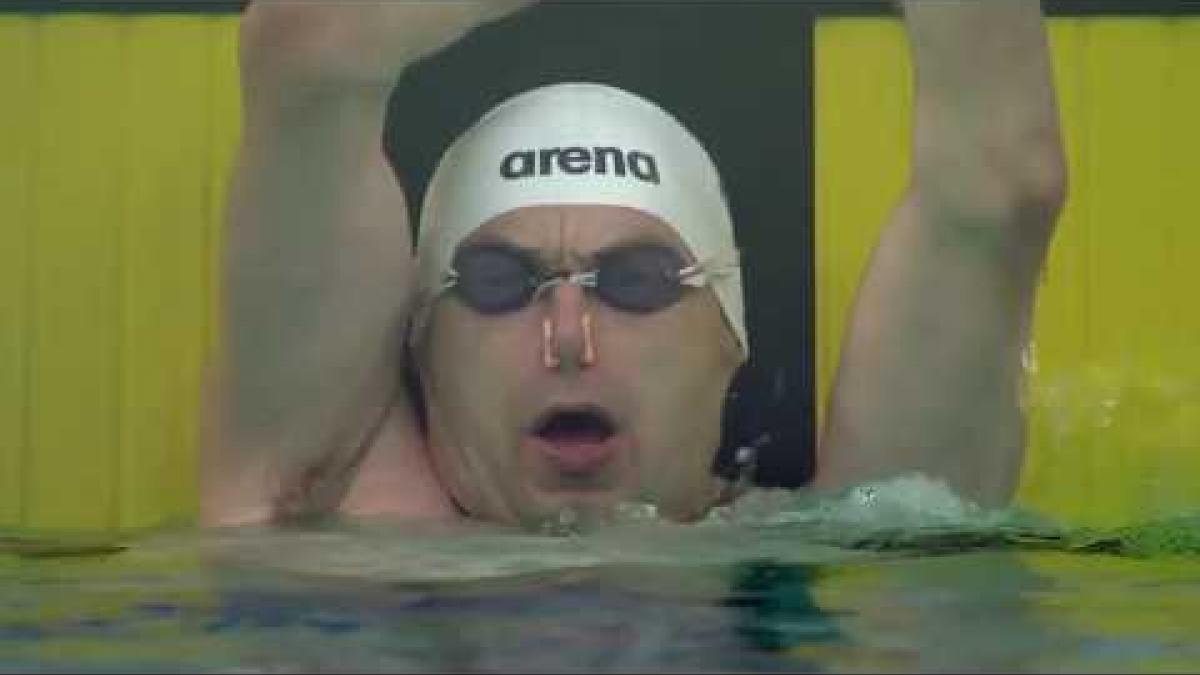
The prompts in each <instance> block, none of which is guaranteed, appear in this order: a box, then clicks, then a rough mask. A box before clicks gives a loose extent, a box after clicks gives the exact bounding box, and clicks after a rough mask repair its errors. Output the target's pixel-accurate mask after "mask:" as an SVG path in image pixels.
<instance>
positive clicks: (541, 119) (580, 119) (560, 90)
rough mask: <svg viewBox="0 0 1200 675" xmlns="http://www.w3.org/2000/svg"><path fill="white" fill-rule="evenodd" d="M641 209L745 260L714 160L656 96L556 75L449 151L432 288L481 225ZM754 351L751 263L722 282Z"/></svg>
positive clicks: (708, 250) (698, 249) (425, 229)
mask: <svg viewBox="0 0 1200 675" xmlns="http://www.w3.org/2000/svg"><path fill="white" fill-rule="evenodd" d="M550 205H605V206H623V207H629V208H634V209H638V210H640V211H643V212H645V213H648V214H650V215H652V216H656V217H657V218H659V219H660V220H662V221H663V222H665V223H667V224H668V225H670V226H671V227H673V228H674V229H675V230H676V231H677V232H678V233H679V236H680V238H681V239H682V240H683V242H684V244H686V245H687V247H688V248H689V250H690V252H691V254H692V255H693V256H694V257H695V258H696V260H697V261H698V262H700V263H708V262H710V261H711V262H714V263H726V264H728V263H736V260H737V258H736V255H737V246H736V243H735V241H734V237H733V223H732V220H731V218H730V215H729V208H728V206H727V205H726V203H725V198H724V195H723V193H722V189H721V180H720V177H719V175H718V173H717V169H716V166H715V165H714V164H713V161H712V158H711V157H709V155H708V153H707V152H706V151H705V150H704V148H703V147H702V146H701V145H700V143H699V141H697V140H696V138H695V137H694V136H692V134H691V133H690V132H688V131H687V129H685V128H684V127H683V125H682V124H680V123H679V121H678V120H676V119H675V118H674V117H673V116H671V115H670V114H669V113H667V112H666V111H664V110H663V109H662V108H660V107H658V106H657V105H655V104H653V103H651V102H649V101H647V100H645V99H643V98H641V97H638V96H636V95H634V94H631V93H629V92H627V91H623V90H621V89H617V88H614V87H610V86H607V85H600V84H590V83H567V84H555V85H550V86H546V87H541V88H538V89H534V90H531V91H528V92H526V93H523V94H520V95H518V96H515V97H513V98H511V99H508V100H507V101H505V102H504V103H501V104H500V105H498V106H497V107H496V108H494V109H492V111H491V112H489V113H488V114H486V115H485V116H484V117H483V118H482V119H481V120H479V122H477V123H476V124H475V126H473V127H472V128H471V129H469V130H467V131H466V132H465V133H464V134H463V135H462V136H460V137H459V138H458V140H457V141H455V142H454V144H453V145H451V146H450V148H449V149H448V150H447V151H446V153H445V154H444V155H443V156H442V160H441V162H440V163H439V164H438V167H437V170H436V171H435V172H434V174H433V178H432V179H431V180H430V182H429V188H428V190H427V191H426V194H425V200H424V203H423V205H422V208H421V228H420V236H419V238H418V241H417V261H418V266H419V283H420V289H421V291H422V294H423V295H428V294H430V293H434V292H436V289H439V288H440V287H441V286H442V283H443V281H444V279H445V275H446V273H447V271H448V269H449V266H450V264H451V262H452V260H453V258H454V253H455V250H456V249H457V247H458V245H459V244H460V243H461V242H462V241H463V240H464V239H465V238H466V237H467V236H469V235H470V234H471V233H472V232H474V231H475V230H476V229H477V228H478V227H480V226H481V225H483V224H484V223H486V222H488V221H489V220H491V219H493V218H495V217H496V216H499V215H502V214H504V213H507V212H509V211H512V210H514V209H517V208H521V207H528V206H550ZM711 285H712V287H713V290H714V291H715V292H716V294H717V299H718V300H719V301H720V303H721V309H722V311H723V312H724V315H725V319H726V321H727V322H728V324H729V327H730V329H731V330H732V331H733V333H734V335H735V336H736V337H737V339H738V342H739V343H740V344H741V346H742V353H743V356H745V355H748V354H749V343H748V341H747V337H746V328H745V318H744V310H743V299H742V276H741V269H740V268H739V267H737V266H736V264H734V265H732V266H731V267H730V269H729V270H728V271H727V273H725V274H722V275H718V276H716V277H715V278H714V279H713V281H712V283H711Z"/></svg>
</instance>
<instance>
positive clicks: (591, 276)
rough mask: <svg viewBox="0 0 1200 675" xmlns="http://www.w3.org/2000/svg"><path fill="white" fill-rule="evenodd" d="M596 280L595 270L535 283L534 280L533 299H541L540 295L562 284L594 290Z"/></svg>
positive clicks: (596, 273) (597, 277) (561, 275)
mask: <svg viewBox="0 0 1200 675" xmlns="http://www.w3.org/2000/svg"><path fill="white" fill-rule="evenodd" d="M598 279H599V273H598V271H597V270H591V271H588V272H572V273H569V274H556V275H554V276H552V277H550V278H548V279H545V280H542V281H541V282H537V280H536V279H535V280H534V281H535V282H537V285H536V286H534V289H533V299H534V300H537V299H539V298H541V297H542V293H545V292H546V291H547V290H548V289H552V288H555V287H557V286H562V285H564V284H573V285H575V286H579V287H581V288H596V286H597V285H598V284H599V281H598Z"/></svg>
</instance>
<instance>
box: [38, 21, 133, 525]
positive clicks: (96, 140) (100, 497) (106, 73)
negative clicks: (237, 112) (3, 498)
mask: <svg viewBox="0 0 1200 675" xmlns="http://www.w3.org/2000/svg"><path fill="white" fill-rule="evenodd" d="M49 21H51V22H52V23H53V24H54V25H53V29H52V30H51V29H50V28H51V27H50V26H49V25H46V26H44V28H45V30H43V31H42V32H41V34H40V36H39V40H38V45H37V49H38V62H39V64H40V69H39V72H38V73H37V77H38V80H39V84H40V92H41V97H40V100H39V105H38V108H37V113H38V116H39V128H38V134H37V150H36V151H37V153H38V155H39V156H38V159H37V169H38V172H37V176H36V185H35V186H34V193H35V198H36V199H37V202H38V204H37V210H38V215H39V218H38V222H37V223H36V225H35V228H34V236H33V240H34V260H33V265H34V275H33V297H34V302H33V307H32V316H31V330H32V339H33V344H32V354H31V359H32V373H31V380H30V389H29V392H28V396H29V401H30V405H31V406H32V411H31V413H32V415H31V421H30V444H29V452H28V453H27V455H26V461H27V463H28V468H27V470H26V476H27V478H28V480H29V483H28V484H27V485H26V486H25V491H26V495H25V497H26V502H27V505H28V508H27V509H26V514H25V515H26V518H27V522H26V523H25V524H26V525H27V526H30V527H33V528H39V529H40V528H60V527H61V528H89V529H105V528H109V527H112V526H114V525H115V524H116V522H115V515H116V514H115V509H114V506H115V495H114V483H115V478H116V477H115V475H114V469H115V465H116V459H117V457H116V442H117V430H118V419H117V415H118V413H119V408H118V406H117V401H116V394H117V388H116V386H115V383H116V377H115V374H116V373H117V372H119V369H120V364H119V363H117V362H116V359H117V354H118V334H117V328H118V324H117V323H116V322H115V321H114V317H115V316H117V311H118V307H117V302H116V292H115V287H114V286H115V283H114V282H115V278H116V276H115V270H116V265H117V259H116V257H117V244H118V241H117V230H116V229H115V228H114V224H115V223H117V222H118V221H119V218H120V213H119V208H120V202H119V199H118V196H119V193H120V189H121V188H120V184H119V177H118V173H117V171H116V169H115V167H117V166H119V154H120V153H121V152H122V148H121V146H120V143H119V136H118V134H117V133H116V132H115V130H119V129H120V127H121V125H122V124H123V120H122V119H121V118H120V114H121V108H122V106H121V103H120V102H119V101H117V100H116V94H117V92H115V91H114V90H113V82H114V78H113V69H114V68H116V67H119V65H118V64H120V61H121V54H120V44H119V35H118V32H117V31H116V29H115V28H114V26H113V25H112V24H111V23H107V22H97V21H96V20H95V19H93V18H90V17H83V16H79V17H61V18H59V17H56V18H54V19H53V20H49Z"/></svg>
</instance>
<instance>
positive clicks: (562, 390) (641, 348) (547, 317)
mask: <svg viewBox="0 0 1200 675" xmlns="http://www.w3.org/2000/svg"><path fill="white" fill-rule="evenodd" d="M485 242H486V243H501V244H505V245H509V246H515V247H518V248H521V249H525V250H528V251H530V252H532V253H534V255H535V256H536V257H537V258H538V259H539V260H540V261H541V263H542V264H544V265H545V266H547V267H548V268H550V269H553V270H556V271H563V272H579V271H586V270H587V269H590V261H591V259H592V257H593V256H594V255H595V254H596V253H598V252H601V251H605V250H609V249H612V248H616V247H620V246H627V245H630V244H635V243H656V244H665V245H668V246H671V247H673V248H675V249H676V250H678V251H679V252H680V253H681V254H682V255H683V258H684V259H685V260H687V261H688V262H691V261H693V260H694V258H693V256H692V255H691V254H690V253H689V252H687V249H686V247H685V246H684V245H683V243H682V241H681V240H680V239H679V237H678V235H677V234H676V233H675V232H674V230H672V229H671V228H670V227H669V226H667V225H666V224H665V223H663V222H661V221H659V220H658V219H657V218H654V217H653V216H650V215H647V214H645V213H643V212H640V211H637V210H634V209H629V208H622V207H612V206H567V207H552V206H540V207H529V208H523V209H517V210H515V211H511V212H509V213H507V214H504V215H501V216H499V217H497V218H495V219H493V220H491V221H489V222H488V223H486V224H484V225H483V226H482V227H481V228H479V229H478V230H477V231H476V232H475V233H473V234H472V235H471V237H469V238H468V239H467V240H466V241H465V242H463V245H464V246H466V245H472V244H479V243H485ZM415 358H416V360H417V365H418V369H419V372H420V374H421V381H422V387H423V390H424V394H425V400H426V404H427V408H428V420H429V443H430V448H431V454H432V457H433V460H434V464H435V467H436V469H437V472H438V474H439V475H440V477H441V479H442V481H443V484H444V485H445V486H446V488H447V489H448V490H449V492H450V494H451V495H452V497H453V498H454V500H455V501H456V502H457V503H458V504H459V506H460V507H461V508H462V509H463V510H464V511H466V512H467V513H468V514H470V515H473V516H476V517H482V518H486V519H490V520H498V521H501V522H507V523H516V524H523V525H527V526H528V525H536V524H537V523H540V522H543V521H545V520H546V519H548V518H554V517H557V515H558V514H560V513H562V512H563V511H564V510H567V509H569V510H570V511H571V512H572V513H573V514H575V515H577V516H582V517H584V518H601V519H602V518H603V517H604V515H605V514H606V513H608V512H610V511H611V509H612V508H613V507H614V506H615V505H617V504H619V503H621V502H625V501H639V502H649V503H653V504H655V505H656V506H657V507H658V509H659V513H660V514H662V515H665V516H667V517H670V518H673V519H677V520H683V521H687V520H693V519H695V518H697V517H700V516H702V515H703V514H704V513H705V512H706V511H707V510H708V508H709V507H710V506H711V504H712V502H713V499H714V496H715V493H716V489H717V485H716V483H715V481H714V479H713V477H712V475H711V465H712V460H713V456H714V455H715V453H716V450H717V446H718V444H719V442H720V432H721V410H722V405H723V403H724V397H725V393H726V390H727V389H728V386H729V382H730V379H731V378H732V376H733V374H734V371H735V370H736V368H737V366H738V365H739V364H740V362H741V351H740V348H739V347H738V344H737V341H736V338H735V337H734V336H733V333H732V332H731V331H730V329H729V328H728V326H727V324H726V323H725V320H724V318H723V315H722V313H721V309H720V305H719V303H718V301H717V299H716V295H715V294H714V293H713V291H712V290H711V289H710V288H700V289H688V290H686V291H685V292H684V294H683V297H682V299H681V300H680V301H678V302H677V303H675V304H673V305H671V306H669V307H667V308H665V309H662V310H658V311H655V312H651V313H642V314H639V313H631V312H626V311H622V310H620V309H616V308H613V307H610V306H608V305H606V304H605V303H603V302H602V301H600V300H598V299H597V298H595V297H594V296H593V295H591V294H590V293H589V292H588V291H586V290H585V289H583V288H581V287H579V286H576V285H571V284H564V285H559V286H556V287H554V288H552V289H548V290H547V291H546V292H545V293H543V294H542V295H540V296H539V298H538V299H537V300H535V301H533V302H532V303H530V304H529V305H527V306H525V307H524V308H522V309H520V310H517V311H514V312H511V313H507V314H502V315H490V316H489V315H485V314H481V313H479V312H477V311H476V310H474V309H472V308H470V307H469V306H467V305H466V304H464V303H463V302H462V300H461V299H460V298H459V297H458V295H457V294H456V293H454V292H447V293H444V294H442V295H441V296H440V297H439V298H438V299H437V301H436V302H435V303H434V304H433V307H432V308H431V310H430V316H429V321H428V323H427V325H426V327H425V330H424V331H423V332H422V334H421V336H420V338H419V339H418V341H417V345H416V349H415Z"/></svg>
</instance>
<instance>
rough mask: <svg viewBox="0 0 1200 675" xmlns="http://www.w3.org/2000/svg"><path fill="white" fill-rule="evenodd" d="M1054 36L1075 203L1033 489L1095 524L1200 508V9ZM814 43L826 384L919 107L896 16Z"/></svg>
mask: <svg viewBox="0 0 1200 675" xmlns="http://www.w3.org/2000/svg"><path fill="white" fill-rule="evenodd" d="M1050 28H1051V31H1050V32H1051V40H1052V48H1053V56H1054V69H1055V79H1056V84H1057V89H1058V94H1059V99H1060V106H1061V110H1062V118H1063V123H1064V135H1065V140H1066V145H1067V151H1068V160H1069V162H1070V170H1071V196H1070V200H1069V202H1068V204H1067V207H1066V209H1065V212H1064V213H1063V217H1062V219H1061V221H1060V223H1059V231H1058V235H1057V237H1056V240H1055V243H1054V246H1053V249H1052V251H1051V254H1050V258H1049V262H1048V265H1047V269H1046V272H1045V276H1044V279H1043V286H1042V288H1041V291H1040V296H1039V301H1038V307H1037V316H1036V324H1035V333H1034V342H1033V349H1032V352H1031V357H1032V358H1031V363H1032V366H1033V369H1032V372H1031V376H1030V380H1029V386H1028V401H1029V405H1028V409H1029V418H1030V427H1029V451H1028V454H1027V460H1026V466H1025V471H1024V473H1023V476H1022V486H1021V489H1020V495H1019V499H1020V502H1021V503H1022V504H1023V505H1025V506H1027V507H1030V508H1034V509H1036V510H1040V511H1043V512H1046V513H1049V514H1051V515H1054V516H1058V517H1061V518H1064V519H1067V520H1068V521H1071V522H1075V523H1080V524H1097V525H1103V524H1116V523H1121V522H1127V521H1129V520H1136V519H1139V518H1146V517H1153V516H1155V515H1162V514H1167V513H1177V512H1179V511H1180V510H1183V509H1194V508H1195V495H1196V494H1200V455H1198V454H1197V453H1196V449H1197V448H1198V447H1200V340H1198V339H1197V336H1200V313H1197V312H1195V311H1194V309H1193V306H1194V304H1195V303H1194V302H1193V301H1192V297H1191V296H1192V294H1193V290H1192V289H1194V288H1196V287H1197V285H1198V283H1200V266H1197V265H1195V264H1193V263H1192V262H1191V255H1190V252H1192V251H1197V250H1200V228H1197V227H1195V223H1196V221H1197V218H1198V216H1197V214H1200V191H1197V190H1196V188H1195V176H1196V175H1197V173H1196V169H1195V166H1196V157H1197V156H1200V155H1198V153H1200V140H1198V134H1197V132H1196V120H1197V119H1200V72H1198V71H1197V70H1196V69H1195V68H1194V64H1195V63H1198V62H1200V60H1198V59H1200V19H1197V18H1194V17H1193V18H1101V17H1089V18H1086V19H1084V18H1055V19H1052V20H1051V21H1050ZM817 48H818V52H817V76H818V77H817V87H818V95H817V139H816V143H817V157H818V171H817V181H818V190H817V194H818V197H817V199H818V203H817V233H818V234H817V236H818V265H819V267H818V272H819V277H818V285H817V287H818V290H817V293H818V307H819V310H818V311H819V317H818V321H819V325H818V335H819V339H818V349H819V355H818V362H819V364H820V369H819V375H820V388H821V391H822V392H825V391H827V390H828V386H829V383H830V382H831V380H832V373H833V364H834V363H836V351H837V347H838V344H839V342H840V339H841V330H842V325H843V322H844V320H845V313H846V311H847V309H848V307H849V304H850V300H851V296H852V293H853V289H854V287H855V285H856V284H857V281H858V276H859V274H860V273H861V269H862V265H863V264H864V262H865V258H866V253H867V251H869V249H870V246H871V244H872V243H873V242H874V238H875V236H876V233H877V230H878V226H879V224H880V223H881V222H882V220H883V219H884V218H885V217H886V215H887V213H888V212H889V211H890V209H891V207H892V206H893V205H894V201H895V197H896V196H897V195H898V191H899V190H900V189H901V188H902V182H901V181H902V180H903V176H904V174H905V172H906V171H907V165H908V161H909V149H908V119H907V118H906V116H905V112H904V109H907V107H908V106H910V105H911V103H910V102H909V101H905V100H904V99H903V97H902V95H901V94H900V93H899V92H897V90H896V88H895V87H896V86H897V85H898V84H900V83H903V84H904V86H907V81H906V78H907V77H908V75H907V72H906V71H905V70H904V69H903V67H902V66H901V65H900V64H904V63H907V61H908V53H907V49H906V48H905V45H904V38H903V30H902V27H901V26H900V25H899V23H898V22H897V21H895V20H890V19H880V18H855V19H827V20H823V21H821V22H820V23H819V26H818V32H817ZM864 73H865V74H867V75H860V74H864ZM902 107H903V108H904V109H901V108H902ZM881 111H886V112H883V113H881ZM901 121H902V123H900V122H901ZM823 395H824V394H822V396H823Z"/></svg>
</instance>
